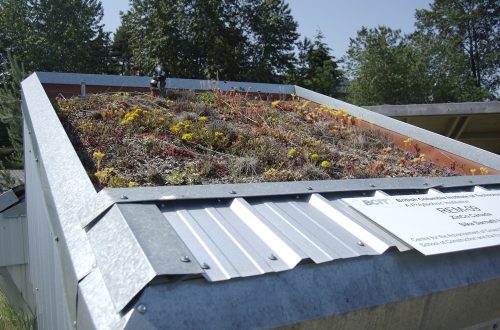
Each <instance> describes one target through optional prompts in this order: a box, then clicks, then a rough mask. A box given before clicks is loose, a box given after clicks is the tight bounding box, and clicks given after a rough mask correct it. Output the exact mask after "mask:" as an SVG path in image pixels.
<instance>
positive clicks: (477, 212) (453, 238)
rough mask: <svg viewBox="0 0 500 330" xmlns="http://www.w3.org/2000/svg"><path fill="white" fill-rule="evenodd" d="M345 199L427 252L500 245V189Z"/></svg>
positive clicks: (399, 236)
mask: <svg viewBox="0 0 500 330" xmlns="http://www.w3.org/2000/svg"><path fill="white" fill-rule="evenodd" d="M343 201H344V202H346V203H347V204H348V205H350V206H351V207H353V208H354V209H356V210H358V211H359V212H361V213H362V214H364V215H365V216H366V217H368V218H369V219H371V220H373V221H374V222H376V223H378V224H379V225H380V226H381V227H383V228H385V229H386V230H388V231H389V232H391V233H392V234H394V235H395V236H396V237H398V238H399V239H401V240H403V241H404V242H405V243H407V244H408V245H410V246H413V247H414V248H415V249H417V250H418V251H420V252H422V253H423V254H425V255H432V254H439V253H447V252H453V251H462V250H470V249H476V248H481V247H487V246H494V245H500V191H489V192H477V193H445V194H437V195H404V196H387V197H381V198H375V197H362V198H344V199H343Z"/></svg>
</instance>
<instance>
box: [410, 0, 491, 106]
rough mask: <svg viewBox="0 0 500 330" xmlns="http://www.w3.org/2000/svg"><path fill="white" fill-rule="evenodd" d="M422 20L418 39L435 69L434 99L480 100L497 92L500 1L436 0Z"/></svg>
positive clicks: (420, 15) (419, 13)
mask: <svg viewBox="0 0 500 330" xmlns="http://www.w3.org/2000/svg"><path fill="white" fill-rule="evenodd" d="M416 18H417V24H416V25H417V33H416V34H415V39H416V40H417V41H418V42H419V45H420V48H421V50H422V51H423V52H425V53H426V55H427V58H428V61H429V66H430V67H431V69H432V71H431V76H432V79H433V82H434V88H433V96H434V97H433V100H434V101H441V102H446V101H476V100H481V99H484V98H485V97H487V96H488V94H490V97H491V96H492V95H494V94H495V93H497V91H498V88H499V87H500V47H499V46H498V45H499V44H500V4H499V2H498V0H435V1H434V3H433V4H431V6H430V9H429V10H426V9H422V10H417V12H416Z"/></svg>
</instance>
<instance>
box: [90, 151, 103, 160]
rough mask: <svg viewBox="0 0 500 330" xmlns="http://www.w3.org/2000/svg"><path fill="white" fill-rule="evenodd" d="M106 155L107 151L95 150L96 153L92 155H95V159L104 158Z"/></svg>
mask: <svg viewBox="0 0 500 330" xmlns="http://www.w3.org/2000/svg"><path fill="white" fill-rule="evenodd" d="M104 155H105V153H104V152H101V151H94V153H93V154H92V157H94V158H95V159H97V160H101V159H103V158H104Z"/></svg>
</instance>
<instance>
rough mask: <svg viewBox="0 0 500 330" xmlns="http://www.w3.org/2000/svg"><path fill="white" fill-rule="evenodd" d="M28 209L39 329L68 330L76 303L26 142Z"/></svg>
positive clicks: (33, 160) (29, 142)
mask: <svg viewBox="0 0 500 330" xmlns="http://www.w3.org/2000/svg"><path fill="white" fill-rule="evenodd" d="M25 144H26V152H25V158H24V159H25V169H26V177H27V182H29V184H28V185H26V205H27V217H28V219H29V220H28V246H29V256H28V257H29V272H30V280H31V283H32V285H33V288H34V290H35V297H34V300H35V305H36V310H35V311H34V314H35V315H36V318H37V322H38V328H39V329H67V328H68V327H69V325H70V324H71V323H72V322H71V321H70V316H69V311H68V309H69V308H71V306H72V305H73V306H74V307H75V308H76V300H75V301H73V302H70V301H67V300H66V295H65V294H64V280H63V275H62V268H61V264H60V260H61V259H60V255H59V253H58V250H57V245H58V243H57V242H56V241H55V240H54V234H53V231H52V229H51V227H52V226H51V222H50V220H49V216H48V211H47V203H46V201H45V198H44V189H43V187H42V184H41V182H40V178H39V176H38V169H37V165H36V161H35V159H34V157H33V155H32V154H31V152H29V150H31V149H30V148H31V141H30V139H25Z"/></svg>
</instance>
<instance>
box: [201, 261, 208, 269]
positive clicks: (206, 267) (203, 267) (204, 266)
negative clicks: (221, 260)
mask: <svg viewBox="0 0 500 330" xmlns="http://www.w3.org/2000/svg"><path fill="white" fill-rule="evenodd" d="M201 269H210V266H209V265H208V264H207V263H206V262H204V263H203V265H201Z"/></svg>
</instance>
